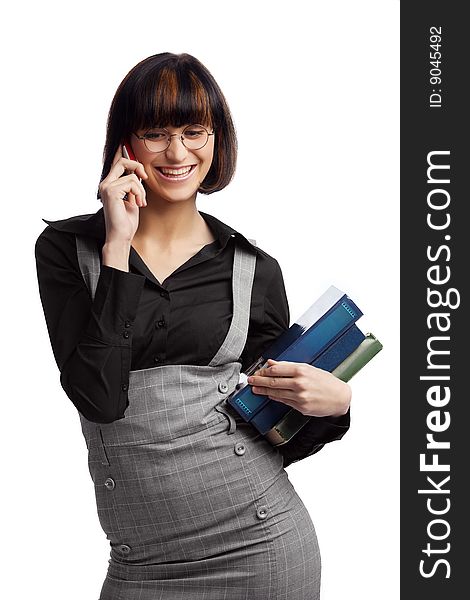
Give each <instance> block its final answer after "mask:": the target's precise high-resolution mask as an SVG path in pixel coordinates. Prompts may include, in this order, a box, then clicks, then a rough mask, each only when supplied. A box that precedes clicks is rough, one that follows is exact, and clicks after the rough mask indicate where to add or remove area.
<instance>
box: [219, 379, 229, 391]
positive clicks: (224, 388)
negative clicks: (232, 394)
mask: <svg viewBox="0 0 470 600" xmlns="http://www.w3.org/2000/svg"><path fill="white" fill-rule="evenodd" d="M227 390H228V385H227V384H226V383H225V381H221V382H220V383H219V392H222V393H223V394H225V392H226V391H227Z"/></svg>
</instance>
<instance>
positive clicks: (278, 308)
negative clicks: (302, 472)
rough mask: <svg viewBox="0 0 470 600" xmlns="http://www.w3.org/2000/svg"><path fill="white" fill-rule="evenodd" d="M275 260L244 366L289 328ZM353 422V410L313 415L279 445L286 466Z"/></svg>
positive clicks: (306, 454)
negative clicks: (351, 417)
mask: <svg viewBox="0 0 470 600" xmlns="http://www.w3.org/2000/svg"><path fill="white" fill-rule="evenodd" d="M273 260H274V272H273V275H272V277H271V279H270V281H269V284H268V286H267V289H266V294H265V303H264V311H263V312H264V322H263V323H262V325H260V326H259V327H257V326H256V323H253V324H252V326H251V327H250V332H249V343H247V345H246V347H245V350H244V353H243V354H242V369H246V368H248V367H249V366H250V365H251V364H252V363H253V362H254V361H255V360H257V359H258V358H259V357H260V356H261V355H262V353H263V351H264V350H266V348H268V347H269V346H270V345H271V343H273V342H274V341H275V340H276V339H277V338H278V337H279V336H280V335H281V334H282V333H283V332H284V331H285V330H286V329H288V328H289V323H290V316H289V303H288V300H287V294H286V289H285V285H284V278H283V276H282V271H281V268H280V266H279V263H278V262H277V261H276V260H275V259H273ZM349 425H350V411H349V410H348V412H347V413H346V414H345V415H341V416H339V417H333V416H329V417H310V419H309V420H308V422H307V424H306V425H304V426H303V427H302V429H301V430H300V431H299V432H298V433H297V434H296V435H295V436H294V437H293V438H292V439H291V440H290V441H289V442H287V443H285V444H282V445H281V446H278V447H277V448H278V449H279V451H280V452H281V454H282V455H283V458H284V467H287V466H288V465H290V464H291V463H293V462H297V461H299V460H302V459H303V458H307V456H311V455H312V454H315V453H316V452H318V451H319V450H321V449H322V448H323V446H324V445H325V444H326V443H328V442H332V441H334V440H339V439H341V438H342V437H343V435H344V434H345V433H346V431H347V430H348V429H349Z"/></svg>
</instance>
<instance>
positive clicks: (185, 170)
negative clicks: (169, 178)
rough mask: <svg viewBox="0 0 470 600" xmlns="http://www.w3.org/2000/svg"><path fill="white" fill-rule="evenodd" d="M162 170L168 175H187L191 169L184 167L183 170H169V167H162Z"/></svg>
mask: <svg viewBox="0 0 470 600" xmlns="http://www.w3.org/2000/svg"><path fill="white" fill-rule="evenodd" d="M160 170H161V171H162V172H163V173H165V174H166V175H186V173H189V171H190V170H191V167H190V166H189V167H182V168H181V169H168V168H167V167H160Z"/></svg>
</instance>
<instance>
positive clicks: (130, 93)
mask: <svg viewBox="0 0 470 600" xmlns="http://www.w3.org/2000/svg"><path fill="white" fill-rule="evenodd" d="M191 123H200V124H201V125H205V126H207V127H211V128H213V130H214V131H215V132H216V135H215V146H214V158H213V160H212V165H211V168H210V169H209V172H208V173H207V175H206V177H205V179H204V181H203V182H202V183H201V185H200V186H199V188H198V192H201V193H202V194H211V193H212V192H217V191H219V190H221V189H223V188H224V187H225V186H226V185H228V184H229V183H230V181H231V180H232V179H233V176H234V174H235V167H236V161H237V137H236V133H235V127H234V125H233V121H232V117H231V114H230V110H229V108H228V105H227V102H226V100H225V97H224V95H223V94H222V91H221V89H220V88H219V86H218V84H217V82H216V81H215V79H214V78H213V76H212V75H211V74H210V73H209V71H208V70H207V69H206V67H205V66H204V65H203V64H202V63H201V62H199V61H198V60H197V58H194V56H191V55H190V54H186V53H184V54H172V53H171V52H163V53H161V54H155V55H154V56H149V57H148V58H146V59H144V60H142V61H141V62H140V63H138V64H137V65H136V66H135V67H134V68H133V69H131V70H130V71H129V73H128V74H127V75H126V76H125V78H124V79H123V81H122V82H121V83H120V85H119V87H118V89H117V91H116V93H115V95H114V98H113V101H112V103H111V107H110V109H109V114H108V121H107V127H106V142H105V147H104V152H103V170H102V173H101V179H100V183H101V181H103V179H104V178H105V177H106V176H107V175H108V173H109V171H110V169H111V165H112V162H113V158H114V155H115V153H116V150H117V148H118V146H119V145H120V144H122V143H123V141H124V140H125V139H126V138H127V137H128V136H129V135H130V134H131V133H132V132H135V131H137V130H138V129H147V128H150V127H165V126H166V125H172V126H173V127H181V126H183V125H186V124H191ZM97 197H98V198H99V197H100V194H99V191H98V195H97Z"/></svg>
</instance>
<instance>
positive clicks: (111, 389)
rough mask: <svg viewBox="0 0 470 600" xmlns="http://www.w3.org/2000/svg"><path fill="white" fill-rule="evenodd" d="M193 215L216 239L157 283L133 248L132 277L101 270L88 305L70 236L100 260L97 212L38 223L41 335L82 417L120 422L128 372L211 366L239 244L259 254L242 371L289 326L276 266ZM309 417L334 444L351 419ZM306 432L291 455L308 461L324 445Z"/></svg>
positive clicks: (227, 317)
mask: <svg viewBox="0 0 470 600" xmlns="http://www.w3.org/2000/svg"><path fill="white" fill-rule="evenodd" d="M199 214H200V215H201V216H202V217H203V218H204V220H205V221H206V223H207V225H208V226H209V227H210V229H211V231H212V232H213V234H214V237H215V241H213V242H212V243H209V244H206V245H205V246H204V247H203V248H202V249H201V250H199V251H198V252H197V253H196V254H195V255H193V256H192V257H190V258H189V259H188V260H187V261H186V262H185V263H184V264H182V265H180V266H179V267H178V268H177V269H176V270H175V271H173V273H171V274H170V275H169V276H168V277H167V278H166V279H165V280H164V281H163V282H161V283H160V282H159V281H158V280H157V279H156V278H155V276H154V275H153V274H152V272H151V271H150V270H149V268H148V267H147V265H146V264H145V262H144V261H143V260H142V258H141V257H140V256H139V254H138V253H137V251H136V250H135V249H134V248H133V247H132V246H131V250H130V255H129V272H126V271H121V270H119V269H116V268H114V267H110V266H107V265H103V264H102V265H101V271H100V276H99V279H98V284H97V288H96V293H95V297H94V299H93V301H92V299H91V296H90V293H89V291H88V288H87V286H86V284H85V282H84V280H83V277H82V274H81V272H80V268H79V266H78V259H77V253H76V245H75V234H80V235H86V236H90V237H93V238H95V239H97V240H98V242H99V243H98V250H99V253H100V259H101V258H102V257H101V248H102V246H103V244H104V242H105V236H106V229H105V221H104V213H103V208H102V207H101V208H100V209H99V210H98V211H97V212H96V213H92V214H86V215H78V216H74V217H70V218H68V219H63V220H59V221H48V220H46V219H43V221H44V222H45V223H47V224H48V226H47V227H46V228H45V229H44V230H43V231H42V233H41V234H40V235H39V237H38V238H37V240H36V244H35V257H36V268H37V277H38V284H39V292H40V297H41V302H42V305H43V309H44V315H45V319H46V324H47V329H48V333H49V337H50V341H51V346H52V350H53V353H54V357H55V360H56V363H57V366H58V368H59V371H60V382H61V385H62V387H63V389H64V391H65V393H66V394H67V396H68V397H69V398H70V400H71V401H72V402H73V404H74V405H75V407H76V408H77V410H78V411H79V412H80V413H81V414H82V415H83V416H84V417H85V418H87V419H88V420H90V421H94V422H97V423H110V422H112V421H114V420H117V419H122V418H123V417H124V416H125V410H126V408H127V406H128V405H129V400H128V394H127V389H128V382H129V371H130V370H138V369H146V368H151V367H155V366H157V365H169V364H190V365H207V364H208V363H209V362H210V361H211V359H212V358H213V356H214V355H215V353H216V352H217V350H218V349H219V347H220V345H221V344H222V342H223V340H224V339H225V336H226V335H227V332H228V329H229V326H230V322H231V318H232V265H233V255H234V248H235V241H236V240H238V243H240V244H243V245H245V247H247V248H249V249H250V250H251V251H252V252H256V253H257V260H256V269H255V275H254V280H253V290H252V297H251V310H250V320H249V329H248V337H247V341H246V344H245V348H244V350H243V352H242V354H241V356H240V359H239V360H240V362H241V369H242V371H243V370H246V369H247V368H248V367H249V366H250V365H251V364H252V363H253V362H254V361H255V360H256V359H258V358H259V356H260V355H261V354H262V353H263V351H264V350H265V349H266V348H267V347H269V345H270V344H271V343H272V342H273V341H274V340H275V339H276V338H277V337H278V336H279V335H280V334H281V333H282V332H283V331H285V330H286V329H288V327H289V306H288V301H287V296H286V290H285V286H284V281H283V277H282V272H281V269H280V266H279V264H278V262H277V261H276V259H275V258H273V257H272V256H270V255H269V254H268V253H266V252H265V251H263V250H262V249H260V248H259V247H257V246H254V245H253V244H251V243H250V241H249V240H248V239H247V238H245V237H244V236H243V235H242V234H240V233H239V232H237V231H236V230H234V229H233V228H231V227H229V226H228V225H226V224H225V223H223V222H222V221H220V220H219V219H217V218H216V217H214V216H212V215H209V214H207V213H204V212H202V211H199ZM208 333H209V334H208ZM315 420H317V421H318V424H317V426H316V428H315V429H316V430H317V431H319V432H320V433H321V432H323V433H321V435H320V438H321V441H322V442H323V443H325V442H326V441H330V439H327V438H328V435H327V434H328V432H329V436H330V438H331V435H332V434H336V437H334V438H333V439H339V437H341V436H342V435H343V434H344V433H345V431H346V430H347V428H348V426H349V413H348V414H347V415H345V416H344V417H340V418H333V417H323V418H318V419H315ZM325 426H326V429H325ZM307 427H308V425H307V426H305V427H304V428H303V430H305V434H304V440H303V441H304V442H305V443H306V444H307V446H308V447H305V448H303V449H302V450H301V444H300V441H299V439H298V438H299V436H300V433H299V434H298V435H297V436H296V439H297V443H296V446H298V448H297V451H298V452H300V451H301V452H305V451H308V454H312V453H313V452H315V451H317V450H319V449H320V448H321V447H322V445H323V443H322V444H320V443H319V442H320V439H319V438H318V436H317V435H316V434H315V435H314V436H313V438H312V434H308V431H307V430H306V428H307ZM303 430H301V431H303ZM312 431H313V430H312ZM325 435H326V437H325ZM305 436H307V438H308V439H305ZM338 436H339V437H338ZM314 438H315V439H314ZM314 442H315V443H314ZM291 444H292V442H291ZM285 446H286V447H287V446H288V444H286V445H285ZM294 454H295V453H294ZM302 457H303V456H302ZM298 459H299V458H295V457H292V460H289V462H293V460H298Z"/></svg>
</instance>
